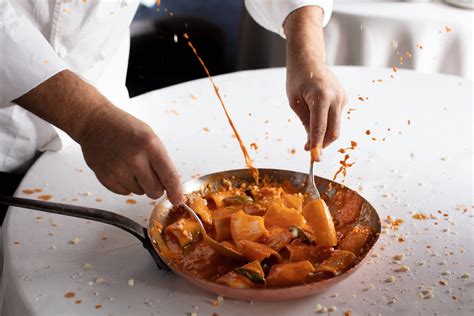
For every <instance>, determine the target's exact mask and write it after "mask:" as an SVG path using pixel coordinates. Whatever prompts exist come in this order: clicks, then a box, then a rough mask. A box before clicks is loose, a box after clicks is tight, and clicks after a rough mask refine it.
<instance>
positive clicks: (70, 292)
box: [64, 291, 76, 299]
mask: <svg viewBox="0 0 474 316" xmlns="http://www.w3.org/2000/svg"><path fill="white" fill-rule="evenodd" d="M74 296H76V293H74V292H72V291H69V292H66V293H64V297H65V298H68V299H69V298H73V297H74Z"/></svg>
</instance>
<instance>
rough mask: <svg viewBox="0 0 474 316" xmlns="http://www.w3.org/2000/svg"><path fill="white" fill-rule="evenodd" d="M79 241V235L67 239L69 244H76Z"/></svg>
mask: <svg viewBox="0 0 474 316" xmlns="http://www.w3.org/2000/svg"><path fill="white" fill-rule="evenodd" d="M80 241H81V239H79V237H74V239H71V240H69V241H68V243H69V244H71V245H77V244H78V243H79V242H80Z"/></svg>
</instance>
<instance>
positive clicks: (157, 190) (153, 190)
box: [135, 156, 164, 199]
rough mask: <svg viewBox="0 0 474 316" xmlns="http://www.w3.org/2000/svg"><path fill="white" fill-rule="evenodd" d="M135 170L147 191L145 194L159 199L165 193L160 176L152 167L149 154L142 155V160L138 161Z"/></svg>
mask: <svg viewBox="0 0 474 316" xmlns="http://www.w3.org/2000/svg"><path fill="white" fill-rule="evenodd" d="M135 170H136V172H135V177H136V179H137V181H138V184H139V185H140V187H141V188H142V189H143V190H144V191H145V194H146V195H147V196H148V197H150V198H152V199H157V198H159V197H160V196H162V195H163V191H164V189H163V186H162V185H161V183H160V181H159V180H158V176H157V175H156V173H155V172H154V171H153V169H152V168H151V165H150V162H149V160H148V157H147V156H142V158H141V159H140V161H138V162H137V163H136V165H135Z"/></svg>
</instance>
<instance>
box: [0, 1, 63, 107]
mask: <svg viewBox="0 0 474 316" xmlns="http://www.w3.org/2000/svg"><path fill="white" fill-rule="evenodd" d="M9 1H10V0H0V108H2V107H5V106H7V105H9V103H10V102H11V101H12V100H15V99H16V98H18V97H20V96H22V95H24V94H25V93H27V92H28V91H30V90H31V89H33V88H35V87H36V86H38V85H39V84H40V83H42V82H43V81H45V80H47V79H48V78H50V77H52V76H53V75H55V74H57V73H58V72H60V71H62V70H64V69H66V68H67V67H66V64H65V63H64V61H63V60H62V59H61V58H59V56H58V55H57V54H56V53H55V51H54V49H53V48H52V47H51V45H50V44H49V43H48V41H47V40H46V39H45V38H44V36H43V35H42V34H41V33H40V32H39V31H38V30H37V29H36V28H35V27H34V26H33V24H31V23H30V21H28V20H27V19H26V18H25V17H23V16H22V15H20V14H19V13H18V12H17V11H16V10H15V9H14V8H13V7H12V5H11V4H10V2H9Z"/></svg>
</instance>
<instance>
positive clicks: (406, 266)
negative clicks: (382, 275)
mask: <svg viewBox="0 0 474 316" xmlns="http://www.w3.org/2000/svg"><path fill="white" fill-rule="evenodd" d="M408 271H410V267H409V266H408V265H406V264H402V265H400V267H399V268H398V269H396V270H395V272H408Z"/></svg>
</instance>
